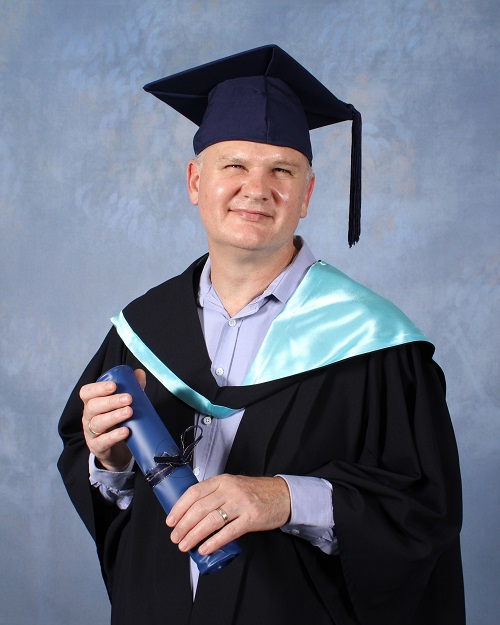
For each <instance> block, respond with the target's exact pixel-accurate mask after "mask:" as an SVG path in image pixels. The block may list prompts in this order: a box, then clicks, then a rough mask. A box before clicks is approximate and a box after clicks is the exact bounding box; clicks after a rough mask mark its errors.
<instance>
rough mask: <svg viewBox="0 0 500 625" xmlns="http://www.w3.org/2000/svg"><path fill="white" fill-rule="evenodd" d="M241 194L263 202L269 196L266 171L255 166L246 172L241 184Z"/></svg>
mask: <svg viewBox="0 0 500 625" xmlns="http://www.w3.org/2000/svg"><path fill="white" fill-rule="evenodd" d="M243 195H244V196H245V197H246V198H248V199H250V200H255V201H260V202H265V201H267V200H268V199H269V198H270V197H271V190H270V187H269V181H268V179H267V175H266V172H265V171H263V170H261V169H260V168H255V169H252V170H250V171H249V172H248V173H247V176H246V179H245V184H244V186H243Z"/></svg>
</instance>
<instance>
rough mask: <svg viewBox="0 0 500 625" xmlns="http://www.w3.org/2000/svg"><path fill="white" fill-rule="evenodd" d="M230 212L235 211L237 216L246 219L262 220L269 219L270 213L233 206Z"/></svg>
mask: <svg viewBox="0 0 500 625" xmlns="http://www.w3.org/2000/svg"><path fill="white" fill-rule="evenodd" d="M231 212H232V213H237V214H238V216H239V217H241V218H242V219H245V220H247V221H263V220H266V219H270V218H271V215H269V214H267V213H261V212H258V211H251V210H248V209H245V208H233V209H231Z"/></svg>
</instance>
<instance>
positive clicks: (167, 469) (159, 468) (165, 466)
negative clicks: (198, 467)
mask: <svg viewBox="0 0 500 625" xmlns="http://www.w3.org/2000/svg"><path fill="white" fill-rule="evenodd" d="M196 430H202V428H201V427H200V426H199V425H191V426H189V427H188V428H186V429H185V430H184V432H183V433H182V434H181V440H180V445H179V450H180V451H179V453H178V454H173V455H171V454H169V453H168V452H166V451H164V452H163V453H162V455H161V456H154V461H155V462H156V464H155V466H154V467H153V468H152V469H149V471H148V472H147V473H145V474H144V477H145V478H146V480H147V481H148V484H149V485H150V486H152V487H153V488H154V487H155V486H156V485H157V484H159V483H160V482H161V481H162V480H164V479H165V478H166V477H168V476H169V475H171V474H172V473H173V472H174V471H175V469H177V468H178V467H183V466H184V465H186V464H189V463H190V462H191V458H192V457H193V453H194V449H195V447H196V445H197V444H198V443H199V442H200V441H201V438H202V436H203V433H201V434H198V436H196ZM191 431H193V432H194V436H195V438H194V440H193V442H192V443H190V444H189V445H187V446H186V444H185V441H184V439H185V437H186V434H189V432H191ZM202 432H203V430H202Z"/></svg>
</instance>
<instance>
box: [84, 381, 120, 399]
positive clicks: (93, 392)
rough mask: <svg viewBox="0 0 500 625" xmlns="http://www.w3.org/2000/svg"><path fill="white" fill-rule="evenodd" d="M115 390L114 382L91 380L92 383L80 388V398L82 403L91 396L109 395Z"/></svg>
mask: <svg viewBox="0 0 500 625" xmlns="http://www.w3.org/2000/svg"><path fill="white" fill-rule="evenodd" d="M115 391H116V384H115V383H114V382H93V383H92V384H85V386H82V388H81V389H80V399H81V400H82V401H83V403H86V402H87V401H88V400H89V399H92V398H93V397H105V396H106V395H111V394H112V393H114V392H115Z"/></svg>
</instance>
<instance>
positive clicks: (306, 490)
mask: <svg viewBox="0 0 500 625" xmlns="http://www.w3.org/2000/svg"><path fill="white" fill-rule="evenodd" d="M146 89H147V90H148V91H150V92H152V93H154V94H155V95H157V96H158V97H160V98H161V99H162V100H164V101H165V102H167V103H169V104H170V105H172V106H174V108H176V109H177V110H179V111H180V112H182V113H183V114H184V115H186V116H188V117H189V118H190V119H192V120H193V121H195V122H196V123H198V124H200V128H199V130H198V132H197V133H196V135H195V139H194V147H195V154H196V157H195V158H194V159H193V160H191V161H190V162H189V163H188V166H187V188H188V194H189V198H190V201H191V202H192V203H193V204H195V205H197V206H198V209H199V213H200V218H201V220H202V223H203V226H204V228H205V231H206V235H207V242H208V252H209V254H208V257H206V256H205V257H202V258H201V259H199V260H198V261H195V262H194V263H193V265H191V267H189V268H188V269H187V270H186V272H184V273H183V274H182V275H181V276H178V277H176V278H174V279H172V280H169V281H168V282H166V283H164V284H163V285H160V286H159V287H156V288H155V289H152V290H151V291H149V292H148V293H147V294H145V295H144V296H143V297H141V298H139V299H138V300H136V301H134V302H132V303H131V304H130V305H129V306H127V307H126V308H125V310H124V311H123V312H122V313H120V315H117V316H116V317H115V318H113V324H114V328H113V329H112V330H111V331H110V333H109V334H108V336H107V338H106V340H105V341H104V343H103V345H102V346H101V348H100V350H99V351H98V352H97V354H96V356H95V357H94V358H93V360H92V361H91V363H90V364H89V366H88V367H87V369H86V371H85V372H84V374H83V376H82V378H81V379H80V381H79V383H78V384H77V386H76V388H75V391H74V392H73V395H72V396H71V398H70V400H69V402H68V405H67V407H66V410H65V412H64V414H63V416H62V418H61V423H60V432H61V436H62V438H63V440H64V443H65V448H64V451H63V454H62V456H61V459H60V462H59V467H60V470H61V473H62V474H63V477H64V479H65V483H66V485H67V488H68V491H69V494H70V496H71V497H72V500H73V502H74V504H75V506H76V508H77V509H78V511H79V513H80V515H81V516H82V519H83V520H84V522H85V524H86V525H87V528H88V529H89V531H90V532H91V534H92V535H93V537H94V539H95V541H96V545H97V550H98V554H99V557H100V561H101V566H102V572H103V576H104V579H105V582H106V586H107V589H108V592H109V595H110V599H111V602H112V622H113V623H117V624H120V625H123V624H127V623H149V622H175V623H186V624H187V623H190V624H196V623H204V624H212V623H214V624H217V625H224V624H227V625H230V624H233V623H234V624H237V625H246V624H250V623H255V622H257V623H262V624H269V625H271V624H273V625H274V624H277V623H315V624H316V625H318V624H319V625H323V624H325V625H326V624H327V623H328V624H331V623H334V624H336V625H354V624H358V625H359V624H363V625H382V624H383V625H424V624H425V625H433V624H436V625H437V624H439V625H443V624H444V623H446V624H448V623H450V624H452V623H453V624H457V625H459V624H460V623H463V622H464V616H463V588H462V576H461V563H460V550H459V531H460V523H461V498H460V477H459V469H458V459H457V453H456V446H455V442H454V437H453V431H452V427H451V423H450V420H449V416H448V412H447V408H446V403H445V399H444V380H443V377H442V374H441V372H440V370H439V368H438V367H437V365H436V364H435V363H434V362H433V361H432V353H433V348H432V346H431V345H430V343H429V342H428V341H427V340H426V339H425V337H424V336H423V335H422V334H421V333H420V332H419V331H418V329H417V328H415V326H414V325H413V324H411V322H409V320H408V319H407V318H406V317H404V315H403V314H402V313H401V312H400V311H398V310H397V309H396V308H395V307H393V306H392V305H391V304H390V303H389V302H387V301H386V300H383V299H381V298H379V297H377V296H376V295H375V294H373V293H371V292H370V291H368V290H367V289H364V288H363V287H361V286H360V285H357V284H356V283H354V282H352V281H351V280H349V278H347V277H346V276H344V275H343V274H341V273H340V272H338V271H337V270H335V269H334V268H333V267H330V266H328V265H326V264H325V263H321V262H316V261H315V259H314V256H313V255H312V253H311V252H310V250H309V248H308V247H307V245H306V244H305V243H304V242H303V241H302V240H301V239H300V238H298V237H295V236H294V233H295V230H296V227H297V224H298V221H299V220H300V219H301V218H304V217H305V216H306V214H307V209H308V205H309V201H310V198H311V194H312V191H313V186H314V175H313V174H312V171H311V168H310V164H311V161H312V152H311V147H310V141H309V129H311V128H314V127H317V126H321V125H325V124H328V123H335V122H337V121H343V120H346V119H351V120H353V153H352V154H353V158H352V165H353V172H354V174H353V178H352V192H351V209H350V230H349V232H350V234H349V242H350V244H353V243H355V242H356V240H357V238H358V237H359V190H360V185H359V166H360V163H359V148H360V145H359V142H360V139H359V132H360V124H361V120H360V117H359V114H358V113H357V111H356V110H355V109H354V107H352V106H351V105H345V104H344V103H342V102H340V101H339V100H337V99H336V98H335V96H333V95H332V94H331V93H330V92H328V91H327V90H326V89H325V87H323V85H321V84H320V83H318V82H317V81H316V79H314V78H313V77H312V76H311V75H310V74H309V73H308V72H307V71H306V70H304V68H302V67H301V66H300V65H299V64H298V63H297V62H296V61H294V60H293V59H292V58H291V57H289V56H288V55H287V54H286V53H285V52H283V51H282V50H281V49H279V48H278V47H276V46H265V47H264V48H258V49H256V50H251V51H249V52H246V53H242V54H241V55H235V56H234V57H228V58H227V59H223V60H221V61H218V62H215V63H213V64H208V65H205V66H201V67H200V68H195V69H194V70H189V71H188V72H183V73H181V74H178V75H176V76H173V77H169V78H167V79H163V80H161V81H157V82H156V83H153V84H151V85H148V86H147V87H146ZM121 363H125V364H130V365H131V366H132V367H133V368H134V369H135V370H136V375H137V377H138V379H139V381H140V382H141V384H142V386H145V387H146V392H147V394H148V396H149V397H150V399H151V401H152V403H153V404H154V406H155V408H156V410H157V411H158V413H159V415H160V416H161V418H162V419H163V420H164V422H165V423H166V424H167V426H168V429H169V430H170V432H171V434H172V435H173V437H174V439H179V438H180V437H181V435H182V432H183V431H185V430H186V429H187V428H188V427H190V426H191V425H193V423H196V424H197V425H199V427H200V428H202V429H203V438H202V440H201V442H200V443H199V445H198V447H197V448H196V450H195V456H194V461H193V468H194V472H195V474H197V475H198V477H199V479H200V483H199V484H197V485H195V486H193V487H192V488H191V489H189V490H188V491H187V492H186V493H185V494H184V495H183V496H182V497H181V498H180V499H179V501H178V502H177V503H176V504H175V505H174V507H173V508H172V510H171V512H170V514H169V515H168V517H167V519H166V522H165V519H164V513H163V510H162V508H161V507H160V505H159V504H158V502H157V501H156V499H155V497H154V494H153V492H152V490H151V488H150V487H149V486H148V484H147V483H146V480H145V479H144V477H143V476H142V475H141V473H140V472H138V471H137V470H136V468H134V464H133V459H132V458H131V456H130V452H129V451H128V448H127V447H126V445H125V442H124V441H125V440H126V438H127V435H128V429H127V428H126V427H123V426H121V423H122V422H123V421H125V420H126V419H128V418H129V417H130V416H131V415H132V412H133V410H132V407H131V406H130V403H131V397H130V396H129V395H128V394H115V390H116V387H115V385H114V384H113V383H108V382H96V380H97V378H98V377H99V375H100V374H101V373H102V372H104V371H106V370H107V369H109V368H110V367H112V366H115V365H117V364H121ZM144 369H145V370H146V371H147V373H145V372H144ZM146 378H147V380H146ZM82 402H83V417H82ZM89 451H90V454H89ZM166 479H169V478H166ZM233 539H238V542H239V543H240V545H241V547H242V554H241V555H240V556H239V557H238V558H237V559H236V560H235V561H234V562H232V563H231V564H230V565H229V566H228V567H227V568H226V569H224V570H223V571H222V572H219V573H217V574H216V575H212V576H206V577H200V578H199V577H198V575H197V570H196V567H195V566H194V564H193V563H192V562H191V561H190V559H189V558H188V556H187V555H186V553H185V552H186V551H188V550H190V549H192V548H195V547H196V546H198V545H199V551H200V553H201V554H209V553H212V552H213V551H215V550H216V549H218V548H219V547H221V546H223V545H224V544H226V543H227V542H229V541H231V540H233Z"/></svg>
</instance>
